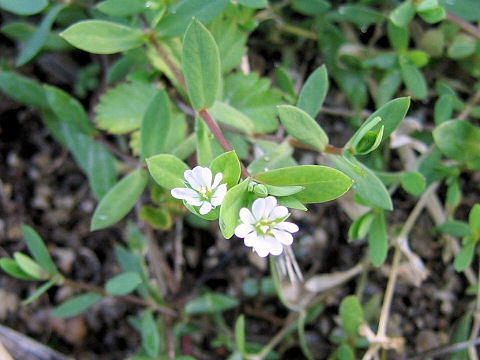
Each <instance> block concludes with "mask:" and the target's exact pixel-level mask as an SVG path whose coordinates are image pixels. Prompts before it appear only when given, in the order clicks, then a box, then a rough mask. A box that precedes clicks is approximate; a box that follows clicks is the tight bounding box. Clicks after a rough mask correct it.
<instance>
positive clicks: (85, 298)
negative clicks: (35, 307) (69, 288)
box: [52, 293, 102, 318]
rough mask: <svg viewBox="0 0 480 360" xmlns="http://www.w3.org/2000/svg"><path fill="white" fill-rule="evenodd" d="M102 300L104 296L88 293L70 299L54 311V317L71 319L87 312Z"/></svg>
mask: <svg viewBox="0 0 480 360" xmlns="http://www.w3.org/2000/svg"><path fill="white" fill-rule="evenodd" d="M100 300H102V295H100V294H97V293H86V294H83V295H78V296H75V297H73V298H70V299H68V300H67V301H65V302H64V303H62V304H60V305H59V306H57V307H56V308H55V309H53V311H52V315H53V316H55V317H58V318H69V317H73V316H76V315H78V314H80V313H82V312H83V311H85V310H87V309H88V308H89V307H90V306H93V305H94V304H96V303H97V302H99V301H100Z"/></svg>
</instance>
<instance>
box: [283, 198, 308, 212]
mask: <svg viewBox="0 0 480 360" xmlns="http://www.w3.org/2000/svg"><path fill="white" fill-rule="evenodd" d="M277 201H278V205H283V206H286V207H288V208H290V209H297V210H302V211H307V210H308V209H307V208H306V207H305V206H304V205H303V204H302V203H301V202H300V201H298V200H297V199H296V198H295V197H294V196H293V195H292V196H282V197H279V198H277Z"/></svg>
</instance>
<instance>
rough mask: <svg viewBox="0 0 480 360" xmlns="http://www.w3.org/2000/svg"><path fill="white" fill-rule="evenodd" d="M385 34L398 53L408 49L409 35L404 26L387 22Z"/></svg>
mask: <svg viewBox="0 0 480 360" xmlns="http://www.w3.org/2000/svg"><path fill="white" fill-rule="evenodd" d="M387 35H388V40H389V41H390V44H391V45H392V47H393V48H394V49H395V51H396V52H398V53H404V52H405V51H407V49H408V43H409V42H410V35H409V34H408V28H407V27H406V26H397V25H395V24H394V23H393V22H392V21H389V22H388V26H387Z"/></svg>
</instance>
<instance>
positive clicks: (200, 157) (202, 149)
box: [195, 117, 213, 166]
mask: <svg viewBox="0 0 480 360" xmlns="http://www.w3.org/2000/svg"><path fill="white" fill-rule="evenodd" d="M195 134H196V136H197V164H198V165H200V166H208V164H210V163H211V162H212V160H213V154H212V140H213V135H212V134H211V132H210V130H209V129H208V127H207V125H206V124H205V122H204V121H203V120H202V119H201V118H199V117H197V118H196V119H195Z"/></svg>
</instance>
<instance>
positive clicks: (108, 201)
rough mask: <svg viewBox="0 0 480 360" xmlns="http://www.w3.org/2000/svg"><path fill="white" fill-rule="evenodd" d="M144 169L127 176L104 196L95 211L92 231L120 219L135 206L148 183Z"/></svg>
mask: <svg viewBox="0 0 480 360" xmlns="http://www.w3.org/2000/svg"><path fill="white" fill-rule="evenodd" d="M147 181H148V177H147V174H146V172H145V170H143V169H138V170H135V171H133V172H132V173H130V174H129V175H127V176H125V177H124V178H123V179H122V180H120V181H119V182H118V183H117V184H116V185H115V186H114V187H113V188H112V189H110V191H109V192H108V193H107V194H106V195H105V196H104V197H103V198H102V200H101V201H100V203H99V204H98V206H97V208H96V209H95V212H94V213H93V218H92V223H91V226H90V229H91V231H95V230H99V229H103V228H106V227H107V226H110V225H112V224H115V223H116V222H117V221H120V220H121V219H122V218H123V217H124V216H125V215H127V214H128V212H129V211H130V210H131V209H132V208H133V206H134V205H135V203H136V202H137V200H138V198H139V197H140V195H141V194H142V192H143V190H144V189H145V186H146V185H147Z"/></svg>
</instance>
